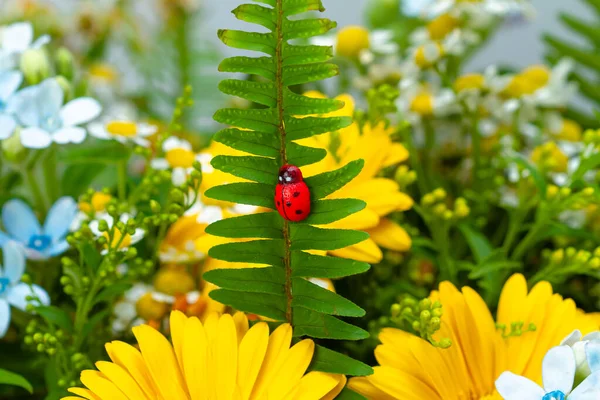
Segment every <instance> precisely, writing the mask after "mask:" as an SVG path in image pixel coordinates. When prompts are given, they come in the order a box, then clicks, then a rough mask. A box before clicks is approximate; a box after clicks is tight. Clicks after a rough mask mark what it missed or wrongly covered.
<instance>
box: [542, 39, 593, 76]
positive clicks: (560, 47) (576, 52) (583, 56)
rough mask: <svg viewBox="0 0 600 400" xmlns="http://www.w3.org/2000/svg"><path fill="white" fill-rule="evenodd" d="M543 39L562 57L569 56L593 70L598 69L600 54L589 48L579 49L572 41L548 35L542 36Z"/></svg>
mask: <svg viewBox="0 0 600 400" xmlns="http://www.w3.org/2000/svg"><path fill="white" fill-rule="evenodd" d="M544 41H545V42H546V43H547V44H548V45H550V46H551V47H553V48H554V49H556V50H557V51H558V52H560V53H561V55H562V56H563V57H570V58H573V59H575V60H577V61H578V62H580V63H581V64H583V65H585V66H586V67H589V68H591V69H593V70H600V56H599V55H598V54H597V53H594V52H591V51H589V50H581V49H579V48H578V47H577V46H576V45H574V44H573V43H568V42H565V41H563V40H561V39H558V38H555V37H553V36H550V35H545V36H544Z"/></svg>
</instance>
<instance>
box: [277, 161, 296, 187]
mask: <svg viewBox="0 0 600 400" xmlns="http://www.w3.org/2000/svg"><path fill="white" fill-rule="evenodd" d="M298 182H302V172H301V171H300V168H298V167H296V166H295V165H284V166H283V167H281V168H280V169H279V183H286V184H287V183H298Z"/></svg>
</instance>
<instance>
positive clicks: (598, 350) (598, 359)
mask: <svg viewBox="0 0 600 400" xmlns="http://www.w3.org/2000/svg"><path fill="white" fill-rule="evenodd" d="M585 355H586V357H587V362H588V366H589V367H590V371H592V372H596V371H599V372H600V343H598V342H589V343H587V345H586V346H585Z"/></svg>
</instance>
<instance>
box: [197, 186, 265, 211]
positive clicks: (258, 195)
mask: <svg viewBox="0 0 600 400" xmlns="http://www.w3.org/2000/svg"><path fill="white" fill-rule="evenodd" d="M204 194H205V195H206V196H207V197H210V198H211V199H215V200H222V201H231V202H233V203H238V204H247V205H251V206H258V207H266V208H271V209H275V203H274V200H273V198H274V196H275V185H267V184H264V183H247V182H242V183H230V184H228V185H221V186H215V187H212V188H210V189H208V190H207V191H206V192H204Z"/></svg>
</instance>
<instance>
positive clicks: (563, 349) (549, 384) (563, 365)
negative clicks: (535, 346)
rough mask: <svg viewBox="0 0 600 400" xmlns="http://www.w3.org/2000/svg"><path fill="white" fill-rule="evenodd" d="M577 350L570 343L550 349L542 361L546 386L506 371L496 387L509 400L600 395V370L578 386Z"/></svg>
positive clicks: (556, 399)
mask: <svg viewBox="0 0 600 400" xmlns="http://www.w3.org/2000/svg"><path fill="white" fill-rule="evenodd" d="M597 356H598V354H595V355H594V357H597ZM575 370H576V361H575V354H574V353H573V351H572V350H571V348H570V347H569V346H557V347H553V348H552V349H550V350H549V351H548V353H547V354H546V356H545V357H544V360H543V362H542V380H543V383H544V388H541V387H540V386H538V384H537V383H535V382H533V381H530V380H529V379H527V378H525V377H522V376H519V375H516V374H513V373H512V372H508V371H507V372H504V373H502V375H500V377H499V378H498V379H497V380H496V389H497V390H498V393H500V395H501V396H502V398H504V399H505V400H594V399H598V398H600V370H599V371H596V372H594V373H592V374H591V375H590V376H588V377H587V378H586V379H585V380H584V381H583V382H581V383H580V384H579V385H578V386H577V387H576V388H573V384H574V382H575Z"/></svg>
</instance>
